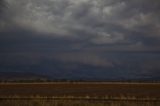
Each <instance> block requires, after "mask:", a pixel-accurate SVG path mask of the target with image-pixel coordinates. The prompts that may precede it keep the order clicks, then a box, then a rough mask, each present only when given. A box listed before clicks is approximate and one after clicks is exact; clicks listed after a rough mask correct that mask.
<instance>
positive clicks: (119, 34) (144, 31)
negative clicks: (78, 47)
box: [7, 0, 160, 45]
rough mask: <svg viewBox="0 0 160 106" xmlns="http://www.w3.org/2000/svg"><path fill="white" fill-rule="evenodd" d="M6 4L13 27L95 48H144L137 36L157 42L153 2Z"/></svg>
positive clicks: (107, 0) (29, 1)
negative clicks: (91, 45) (120, 46)
mask: <svg viewBox="0 0 160 106" xmlns="http://www.w3.org/2000/svg"><path fill="white" fill-rule="evenodd" d="M7 2H8V4H9V7H10V11H8V14H7V15H8V17H11V19H10V20H11V21H12V22H13V23H14V25H15V24H16V25H17V26H19V27H23V28H27V29H30V30H33V31H36V32H39V33H44V35H51V36H53V37H62V39H63V37H71V39H73V38H75V39H85V40H87V41H86V42H88V43H92V44H96V45H104V44H105V45H108V44H117V45H119V44H126V45H134V44H133V43H135V45H136V44H137V43H139V42H141V43H142V44H144V45H145V44H146V42H145V41H144V40H142V39H140V38H139V37H138V36H144V37H145V36H146V37H147V38H148V37H150V38H156V39H157V38H158V39H159V34H160V32H159V29H160V26H159V19H160V16H159V13H160V11H159V10H160V9H159V5H160V2H159V1H157V0H155V1H153V2H152V1H150V0H130V1H127V0H112V1H111V0H78V1H75V0H47V1H43V0H39V1H37V0H25V1H22V0H15V1H12V0H7ZM135 34H136V35H135ZM134 36H135V37H134ZM133 37H134V38H135V39H132V38H133Z"/></svg>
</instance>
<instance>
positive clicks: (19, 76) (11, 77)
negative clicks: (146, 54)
mask: <svg viewBox="0 0 160 106" xmlns="http://www.w3.org/2000/svg"><path fill="white" fill-rule="evenodd" d="M0 81H124V82H125V81H127V82H134V81H135V82H137V81H138V82H159V81H160V77H150V78H89V77H81V78H80V77H79V78H74V77H73V78H67V77H66V78H61V77H60V78H58V77H54V76H47V75H39V74H35V73H25V72H0Z"/></svg>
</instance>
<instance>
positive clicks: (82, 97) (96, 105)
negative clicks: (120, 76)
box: [0, 82, 160, 106]
mask: <svg viewBox="0 0 160 106" xmlns="http://www.w3.org/2000/svg"><path fill="white" fill-rule="evenodd" d="M1 105H3V106H160V83H119V82H118V83H115V82H114V83H112V82H50V83H1V84H0V106H1Z"/></svg>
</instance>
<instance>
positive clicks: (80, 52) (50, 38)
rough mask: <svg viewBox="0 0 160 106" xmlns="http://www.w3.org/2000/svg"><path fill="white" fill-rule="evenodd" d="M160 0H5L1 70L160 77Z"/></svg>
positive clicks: (0, 11) (0, 7)
mask: <svg viewBox="0 0 160 106" xmlns="http://www.w3.org/2000/svg"><path fill="white" fill-rule="evenodd" d="M159 64H160V1H159V0H0V72H26V73H27V72H28V73H29V72H31V73H37V74H41V75H47V76H50V77H52V78H59V79H61V78H64V79H65V78H66V79H67V78H68V79H72V78H73V79H85V78H86V79H137V78H158V79H159V80H160V65H159Z"/></svg>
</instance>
